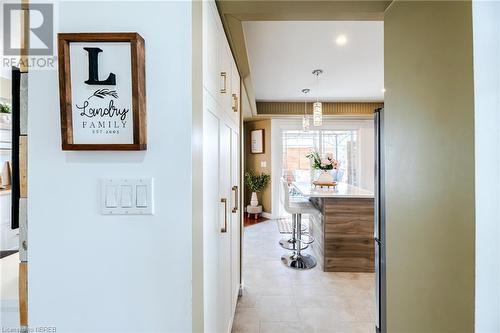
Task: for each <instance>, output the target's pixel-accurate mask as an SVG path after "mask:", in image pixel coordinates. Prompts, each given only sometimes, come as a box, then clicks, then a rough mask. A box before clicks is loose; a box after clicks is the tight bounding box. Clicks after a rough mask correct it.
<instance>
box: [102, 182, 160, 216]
mask: <svg viewBox="0 0 500 333" xmlns="http://www.w3.org/2000/svg"><path fill="white" fill-rule="evenodd" d="M153 199H154V197H153V179H152V178H139V179H128V178H112V179H103V180H102V181H101V213H102V214H103V215H153V214H154V200H153Z"/></svg>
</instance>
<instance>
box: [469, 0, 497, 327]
mask: <svg viewBox="0 0 500 333" xmlns="http://www.w3.org/2000/svg"><path fill="white" fill-rule="evenodd" d="M473 29H474V86H475V89H474V95H475V96H474V99H475V155H476V156H475V157H476V160H475V162H476V318H475V320H476V323H475V326H476V332H478V333H486V332H500V272H499V270H500V246H499V243H500V223H499V222H500V190H499V189H500V100H499V92H500V63H499V59H500V2H487V1H474V3H473Z"/></svg>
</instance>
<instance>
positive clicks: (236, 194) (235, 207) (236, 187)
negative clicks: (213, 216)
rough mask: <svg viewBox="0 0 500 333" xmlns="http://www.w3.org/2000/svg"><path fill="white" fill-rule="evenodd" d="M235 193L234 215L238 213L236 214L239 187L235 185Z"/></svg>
mask: <svg viewBox="0 0 500 333" xmlns="http://www.w3.org/2000/svg"><path fill="white" fill-rule="evenodd" d="M233 191H234V207H233V213H236V212H238V186H236V185H234V186H233Z"/></svg>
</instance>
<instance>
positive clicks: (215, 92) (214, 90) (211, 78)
mask: <svg viewBox="0 0 500 333" xmlns="http://www.w3.org/2000/svg"><path fill="white" fill-rule="evenodd" d="M214 7H215V4H214V3H212V2H209V1H204V2H203V84H204V86H205V88H206V89H207V90H208V92H209V93H210V94H211V95H212V97H213V98H214V99H216V100H217V99H218V98H219V94H220V70H219V67H220V66H219V58H220V57H221V55H220V43H221V41H220V37H221V34H220V29H219V25H218V21H217V16H216V12H215V11H216V9H215V8H214Z"/></svg>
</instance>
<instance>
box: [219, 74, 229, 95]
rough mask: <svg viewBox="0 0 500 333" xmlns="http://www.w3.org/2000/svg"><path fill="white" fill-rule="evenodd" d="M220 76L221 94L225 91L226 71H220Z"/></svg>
mask: <svg viewBox="0 0 500 333" xmlns="http://www.w3.org/2000/svg"><path fill="white" fill-rule="evenodd" d="M220 76H221V79H222V82H221V83H222V84H221V88H220V93H221V94H225V93H226V92H227V73H226V72H221V73H220Z"/></svg>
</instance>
